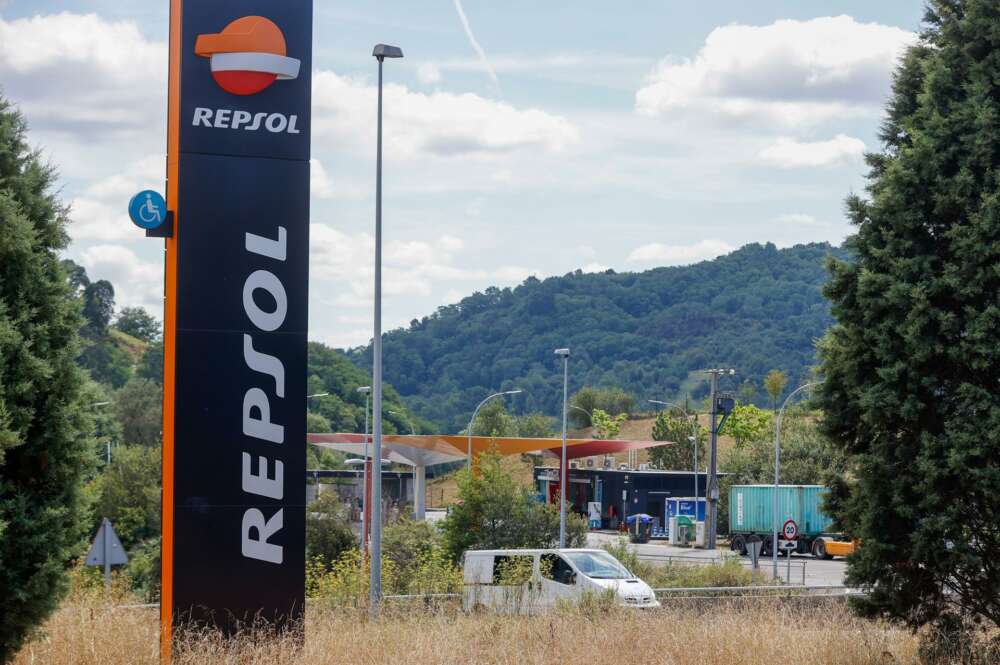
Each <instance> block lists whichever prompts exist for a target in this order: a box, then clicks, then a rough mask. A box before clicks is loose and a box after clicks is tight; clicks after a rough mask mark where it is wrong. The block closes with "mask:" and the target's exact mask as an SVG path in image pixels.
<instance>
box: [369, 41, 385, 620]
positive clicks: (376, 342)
mask: <svg viewBox="0 0 1000 665" xmlns="http://www.w3.org/2000/svg"><path fill="white" fill-rule="evenodd" d="M382 61H383V58H382V57H381V56H379V58H378V130H377V131H378V137H377V146H376V157H375V336H374V339H373V340H372V356H373V357H372V373H373V375H374V376H373V377H372V392H373V393H374V399H373V400H372V421H373V423H372V431H373V432H374V435H375V437H374V438H375V440H374V450H373V451H372V452H373V455H374V457H375V464H374V466H373V467H372V524H371V530H372V544H371V555H372V556H371V574H370V579H369V588H368V602H369V606H370V611H371V613H372V614H378V612H379V602H380V601H381V599H382Z"/></svg>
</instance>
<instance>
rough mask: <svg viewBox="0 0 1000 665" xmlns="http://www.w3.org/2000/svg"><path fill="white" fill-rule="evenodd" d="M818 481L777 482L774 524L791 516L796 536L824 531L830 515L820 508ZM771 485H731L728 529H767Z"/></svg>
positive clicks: (750, 530) (771, 499)
mask: <svg viewBox="0 0 1000 665" xmlns="http://www.w3.org/2000/svg"><path fill="white" fill-rule="evenodd" d="M825 491H826V488H825V487H823V486H822V485H779V486H778V528H781V525H783V524H784V523H785V520H788V519H793V520H795V522H796V524H798V526H799V535H800V536H815V535H817V534H820V533H823V532H828V531H829V530H830V526H831V519H830V518H829V517H828V516H827V515H826V514H825V513H824V512H823V511H822V510H821V508H820V505H821V504H822V501H823V493H824V492H825ZM773 497H774V486H773V485H733V487H731V488H730V490H729V531H730V532H732V533H750V532H753V533H769V532H770V531H771V529H772V525H773V522H772V520H771V515H772V511H773Z"/></svg>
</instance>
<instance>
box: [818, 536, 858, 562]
mask: <svg viewBox="0 0 1000 665" xmlns="http://www.w3.org/2000/svg"><path fill="white" fill-rule="evenodd" d="M859 544H860V543H859V542H858V541H857V539H853V540H846V539H838V538H836V537H833V536H820V537H818V538H816V539H815V540H813V544H812V555H813V556H814V557H816V558H817V559H832V558H833V557H835V556H850V555H852V554H854V551H855V550H856V549H857V548H858V545H859Z"/></svg>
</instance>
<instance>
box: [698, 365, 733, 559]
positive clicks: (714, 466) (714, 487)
mask: <svg viewBox="0 0 1000 665" xmlns="http://www.w3.org/2000/svg"><path fill="white" fill-rule="evenodd" d="M707 372H708V374H709V376H710V377H711V379H710V382H711V383H710V385H711V391H710V395H711V401H712V406H711V409H710V410H709V430H710V434H711V438H710V441H711V445H710V449H709V461H708V491H707V493H706V496H705V499H706V500H707V501H708V506H707V510H706V511H705V548H706V549H709V550H714V549H715V544H716V536H717V535H718V531H719V430H720V429H722V425H723V424H724V423H725V422H726V418H727V417H728V416H729V414H730V413H732V411H733V400H732V398H731V397H730V398H728V399H726V400H725V403H724V404H722V407H723V408H722V422H720V423H718V424H716V416H718V414H719V406H720V399H719V376H720V375H722V374H729V375H730V376H732V375H734V374H736V370H734V369H710V370H707Z"/></svg>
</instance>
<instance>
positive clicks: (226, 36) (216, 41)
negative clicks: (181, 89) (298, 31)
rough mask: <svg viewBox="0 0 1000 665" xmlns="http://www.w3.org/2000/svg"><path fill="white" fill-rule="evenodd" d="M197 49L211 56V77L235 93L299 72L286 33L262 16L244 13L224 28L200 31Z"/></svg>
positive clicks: (246, 92) (255, 90) (249, 92)
mask: <svg viewBox="0 0 1000 665" xmlns="http://www.w3.org/2000/svg"><path fill="white" fill-rule="evenodd" d="M194 52H195V55H200V56H202V57H203V58H210V59H211V67H212V78H214V79H215V82H216V83H218V84H219V87H221V88H222V89H223V90H225V91H226V92H229V93H232V94H234V95H253V94H255V93H258V92H260V91H261V90H264V89H265V88H267V87H268V86H270V85H271V84H272V83H274V82H275V81H276V80H277V79H294V78H296V77H298V75H299V64H300V61H299V60H296V59H295V58H289V57H288V56H287V55H286V53H287V50H286V48H285V35H283V34H282V33H281V29H280V28H278V26H276V25H275V24H274V22H273V21H271V20H270V19H266V18H264V17H263V16H244V17H243V18H238V19H236V20H235V21H233V22H232V23H230V24H229V25H227V26H226V27H225V28H223V29H222V32H219V33H217V34H214V35H198V39H197V41H195V44H194Z"/></svg>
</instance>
